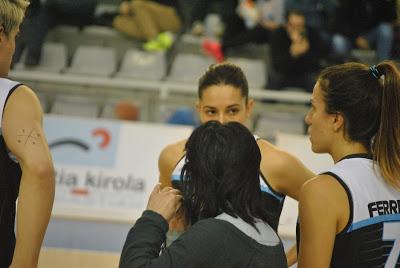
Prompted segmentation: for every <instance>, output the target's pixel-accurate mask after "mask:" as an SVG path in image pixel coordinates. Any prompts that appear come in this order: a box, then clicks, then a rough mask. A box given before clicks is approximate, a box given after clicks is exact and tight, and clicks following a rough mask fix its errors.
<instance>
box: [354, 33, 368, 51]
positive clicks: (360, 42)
mask: <svg viewBox="0 0 400 268" xmlns="http://www.w3.org/2000/svg"><path fill="white" fill-rule="evenodd" d="M356 45H357V47H358V48H361V49H369V44H368V41H367V39H365V38H364V37H362V36H359V37H357V38H356Z"/></svg>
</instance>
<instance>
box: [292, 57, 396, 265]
mask: <svg viewBox="0 0 400 268" xmlns="http://www.w3.org/2000/svg"><path fill="white" fill-rule="evenodd" d="M311 102H312V107H311V110H310V111H309V113H308V114H307V116H306V119H305V120H306V123H307V124H308V126H309V128H308V131H309V134H310V140H311V143H312V150H313V151H314V152H316V153H329V154H330V155H331V157H332V158H333V160H334V162H335V165H334V166H333V168H331V169H330V170H329V171H328V172H326V173H322V174H320V175H318V176H317V177H315V178H314V179H311V180H309V181H308V182H306V183H305V184H304V185H303V187H302V189H301V192H300V199H299V211H300V212H299V214H300V219H299V222H300V233H299V238H300V239H299V241H300V242H299V263H298V267H299V268H303V267H316V268H318V267H363V268H364V267H385V268H389V267H390V268H393V267H400V72H399V70H398V69H397V68H396V65H395V63H394V62H390V61H384V62H382V63H380V64H378V65H376V66H375V65H374V66H371V67H368V66H366V65H364V64H360V63H346V64H341V65H336V66H332V67H328V68H326V69H325V70H323V71H322V73H321V74H320V76H319V78H318V80H317V83H316V85H315V87H314V91H313V95H312V99H311Z"/></svg>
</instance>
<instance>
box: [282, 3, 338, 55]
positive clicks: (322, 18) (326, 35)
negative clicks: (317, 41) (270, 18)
mask: <svg viewBox="0 0 400 268" xmlns="http://www.w3.org/2000/svg"><path fill="white" fill-rule="evenodd" d="M336 6H337V1H336V0H285V10H298V11H300V12H301V13H303V14H304V17H305V18H306V24H307V26H308V27H311V28H313V29H315V30H316V31H318V33H319V35H320V37H321V39H322V41H323V42H325V45H326V46H328V47H329V48H331V46H332V45H331V44H332V33H331V30H332V29H331V28H332V24H333V20H334V16H335V10H336Z"/></svg>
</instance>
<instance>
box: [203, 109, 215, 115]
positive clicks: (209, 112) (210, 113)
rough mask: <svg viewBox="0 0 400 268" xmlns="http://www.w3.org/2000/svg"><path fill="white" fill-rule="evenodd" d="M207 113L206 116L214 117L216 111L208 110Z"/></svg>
mask: <svg viewBox="0 0 400 268" xmlns="http://www.w3.org/2000/svg"><path fill="white" fill-rule="evenodd" d="M205 113H206V115H214V114H215V111H214V110H206V111H205Z"/></svg>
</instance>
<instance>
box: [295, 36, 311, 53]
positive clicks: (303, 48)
mask: <svg viewBox="0 0 400 268" xmlns="http://www.w3.org/2000/svg"><path fill="white" fill-rule="evenodd" d="M309 49H310V43H309V42H308V40H307V39H305V38H304V39H302V40H300V41H297V42H292V45H291V46H290V55H292V57H295V58H297V57H299V56H301V55H303V54H305V53H307V51H308V50H309Z"/></svg>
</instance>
